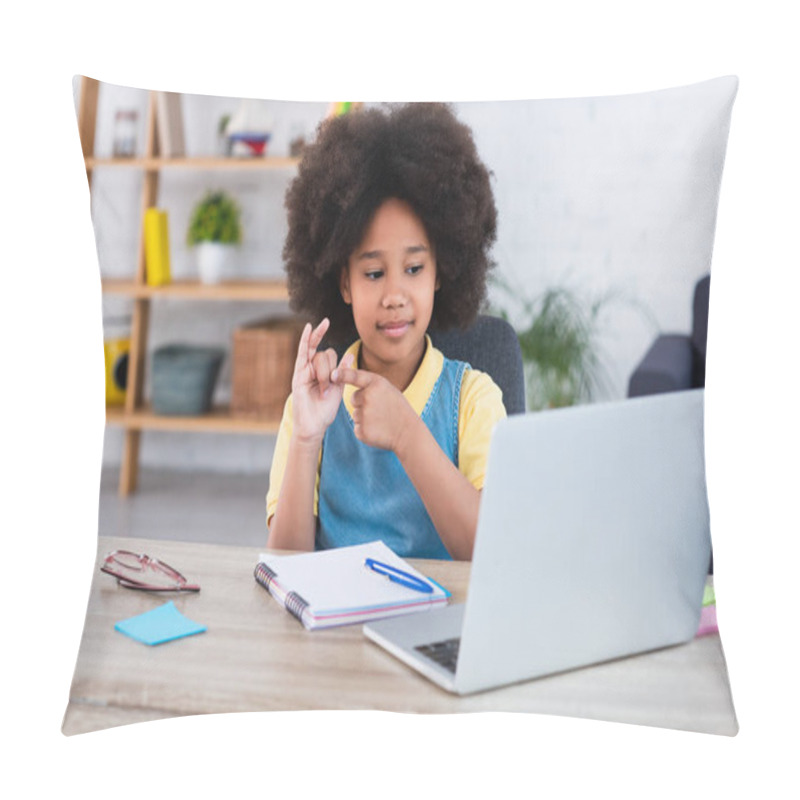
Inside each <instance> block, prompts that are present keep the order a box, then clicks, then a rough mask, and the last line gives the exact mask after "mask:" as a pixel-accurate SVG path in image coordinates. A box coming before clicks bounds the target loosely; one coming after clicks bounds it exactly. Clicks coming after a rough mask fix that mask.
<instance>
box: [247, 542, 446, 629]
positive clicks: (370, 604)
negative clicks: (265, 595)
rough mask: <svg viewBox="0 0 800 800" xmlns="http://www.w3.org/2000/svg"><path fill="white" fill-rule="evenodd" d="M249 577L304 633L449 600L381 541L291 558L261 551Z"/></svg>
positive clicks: (423, 609) (414, 609) (440, 587)
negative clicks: (275, 601) (272, 598)
mask: <svg viewBox="0 0 800 800" xmlns="http://www.w3.org/2000/svg"><path fill="white" fill-rule="evenodd" d="M370 563H374V566H369V564H370ZM389 575H391V576H392V577H389ZM254 577H255V579H256V581H258V583H260V584H261V585H262V586H263V587H264V588H266V589H267V590H268V591H269V593H270V594H271V595H272V596H273V597H274V598H275V599H276V600H277V601H278V602H279V603H280V604H281V605H282V606H283V607H284V608H285V609H286V610H287V611H289V612H290V613H291V614H293V615H294V616H295V617H297V619H298V620H300V622H302V623H303V625H304V626H305V627H306V628H307V629H308V630H314V629H315V628H329V627H333V626H335V625H352V624H354V623H358V622H366V621H368V620H375V619H380V618H381V617H392V616H396V615H398V614H410V613H412V612H414V611H427V610H428V609H431V608H438V607H441V606H444V605H445V604H446V603H447V600H448V598H449V597H450V592H448V591H447V589H445V588H444V587H443V586H441V585H440V584H438V583H436V581H434V580H432V579H431V578H428V577H426V576H424V575H422V574H421V573H420V572H419V571H418V570H416V569H414V567H412V566H411V565H410V564H409V563H408V562H407V561H404V560H403V559H402V558H400V557H399V556H398V555H396V554H395V553H394V552H393V551H392V550H391V549H390V548H389V547H387V545H385V544H384V543H383V542H381V541H375V542H369V543H368V544H360V545H352V546H350V547H339V548H336V549H333V550H319V551H316V552H313V553H298V554H294V555H273V554H266V553H261V554H260V555H259V560H258V564H256V568H255V571H254Z"/></svg>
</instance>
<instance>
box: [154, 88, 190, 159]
mask: <svg viewBox="0 0 800 800" xmlns="http://www.w3.org/2000/svg"><path fill="white" fill-rule="evenodd" d="M156 133H157V135H158V152H159V154H160V155H161V156H163V157H164V158H179V157H182V156H185V155H186V144H185V142H184V137H183V111H182V109H181V96H180V94H178V93H177V92H156Z"/></svg>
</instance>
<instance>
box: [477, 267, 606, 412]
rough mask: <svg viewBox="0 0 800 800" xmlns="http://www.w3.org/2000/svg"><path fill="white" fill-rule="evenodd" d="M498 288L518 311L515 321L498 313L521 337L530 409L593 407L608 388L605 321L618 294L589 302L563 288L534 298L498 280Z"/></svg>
mask: <svg viewBox="0 0 800 800" xmlns="http://www.w3.org/2000/svg"><path fill="white" fill-rule="evenodd" d="M493 284H495V285H496V286H498V288H500V289H501V290H502V291H503V292H504V293H505V294H507V295H508V296H509V298H510V299H511V300H512V301H513V304H514V305H515V306H516V307H517V308H516V311H515V313H514V314H513V319H512V315H511V314H509V312H508V311H507V310H506V309H505V308H494V309H492V310H493V311H494V312H495V313H497V314H498V315H499V316H501V317H503V318H504V319H506V320H507V321H509V322H510V323H511V324H512V325H514V328H515V330H516V332H517V338H518V339H519V344H520V349H521V350H522V360H523V364H524V368H525V383H526V390H527V391H526V394H527V404H528V408H529V410H532V411H538V410H540V409H542V408H558V407H562V406H570V405H575V404H578V403H583V402H588V401H590V400H591V399H592V398H593V397H594V395H595V393H596V392H597V390H598V389H601V388H603V387H604V386H605V385H607V381H608V375H607V372H606V370H605V368H604V366H603V363H602V360H601V357H600V353H599V346H598V341H597V339H598V333H599V325H600V319H599V318H600V313H601V311H602V310H603V308H604V307H605V306H606V305H607V304H608V303H609V302H610V301H611V300H613V299H616V297H617V295H616V294H614V293H609V294H607V295H604V296H602V297H600V298H597V299H595V300H592V301H591V302H589V303H586V302H585V301H583V300H582V299H581V298H580V297H579V296H578V295H577V294H576V293H575V292H574V291H573V290H571V289H569V288H567V287H564V286H557V287H551V288H548V289H546V290H545V291H543V292H542V293H541V294H540V295H538V296H536V297H534V298H532V299H531V298H528V297H526V296H525V294H524V292H522V291H520V289H519V288H516V287H514V288H512V287H511V286H510V285H509V284H508V283H507V282H506V281H505V280H503V279H502V278H500V277H498V276H497V275H495V276H493ZM515 320H516V324H515Z"/></svg>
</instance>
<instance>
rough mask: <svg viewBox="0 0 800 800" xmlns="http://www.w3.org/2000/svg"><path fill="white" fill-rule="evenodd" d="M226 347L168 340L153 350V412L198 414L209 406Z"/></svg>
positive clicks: (177, 414)
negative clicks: (172, 342) (162, 345)
mask: <svg viewBox="0 0 800 800" xmlns="http://www.w3.org/2000/svg"><path fill="white" fill-rule="evenodd" d="M224 357H225V350H223V349H222V348H219V347H194V346H190V345H181V344H171V345H165V346H164V347H160V348H158V349H157V350H156V351H155V352H154V353H153V365H152V370H151V379H152V402H153V411H155V412H156V414H166V415H173V416H197V415H198V414H205V413H206V412H207V411H208V410H209V409H210V408H211V398H212V396H213V394H214V386H215V385H216V382H217V378H218V377H219V371H220V367H221V366H222V360H223V358H224Z"/></svg>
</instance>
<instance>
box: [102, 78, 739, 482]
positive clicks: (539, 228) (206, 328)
mask: <svg viewBox="0 0 800 800" xmlns="http://www.w3.org/2000/svg"><path fill="white" fill-rule="evenodd" d="M704 102H706V98H705V96H704V95H703V93H702V92H698V94H697V98H696V103H697V108H698V109H699V108H701V107H702V105H703V103H704ZM120 107H136V108H138V109H139V111H140V128H141V130H140V137H139V142H140V145H141V142H142V141H143V135H144V132H143V124H144V111H145V94H144V93H143V92H140V91H137V90H130V89H124V88H121V87H109V86H107V85H106V86H104V88H103V92H101V98H100V108H99V118H98V126H97V142H96V154H97V155H98V156H102V155H108V154H110V152H111V142H112V135H113V130H112V129H113V124H112V123H113V115H114V111H115V110H116V109H117V108H120ZM237 107H238V101H237V100H231V99H225V98H213V97H201V96H185V97H184V105H183V108H184V118H185V123H186V143H187V151H188V153H189V154H190V155H205V154H211V153H214V152H215V148H216V126H217V121H218V119H219V117H220V115H222V114H223V113H231V112H233V111H235V110H236V108H237ZM267 109H268V112H269V114H270V116H271V117H272V119H273V120H274V123H275V128H274V136H273V139H272V141H271V142H270V144H269V151H270V153H272V154H274V155H284V154H286V153H287V150H288V141H289V137H290V136H291V135H292V134H293V133H294V131H295V130H296V129H297V127H298V126H299V127H301V128H302V129H304V130H305V132H306V133H307V134H308V135H311V134H312V133H313V130H314V128H315V127H316V124H317V122H318V120H319V119H321V117H322V116H323V115H324V113H325V110H326V105H325V104H324V103H288V102H280V103H278V102H271V103H268V104H267ZM455 109H456V111H457V113H458V115H459V117H460V118H461V119H462V120H464V121H465V122H467V123H468V124H469V125H470V126H471V127H472V129H473V132H474V135H475V139H476V142H477V145H478V149H479V152H480V153H481V156H482V157H483V159H484V160H485V162H486V163H487V166H488V167H489V169H490V170H491V171H492V173H493V175H494V177H493V181H494V189H495V196H496V200H497V206H498V211H499V229H498V241H497V245H496V248H495V252H494V256H495V259H496V261H497V262H498V266H499V269H500V271H501V272H502V274H503V275H504V277H506V278H507V279H510V280H512V281H513V282H515V283H516V284H518V285H519V286H520V287H522V288H523V289H524V291H526V292H527V293H528V294H530V295H534V294H536V293H537V292H540V291H542V290H543V289H545V288H546V287H547V286H548V285H552V284H560V283H566V284H568V285H569V286H571V287H572V288H574V289H577V290H579V291H581V292H585V294H586V296H587V298H593V297H595V296H597V295H599V294H602V293H603V292H605V291H607V290H617V291H621V292H623V293H625V294H626V295H627V296H629V297H630V298H631V299H632V300H634V301H635V302H637V303H640V304H641V306H642V307H643V308H644V309H646V311H647V314H649V315H650V316H649V317H648V316H646V314H644V313H642V312H641V311H637V310H635V308H634V307H633V306H632V305H627V306H626V305H622V304H619V305H615V306H610V307H609V311H608V313H607V315H606V316H605V317H604V320H603V334H602V337H601V348H602V353H603V356H604V360H605V363H606V367H607V370H608V373H609V376H610V378H611V387H610V389H609V390H608V392H607V394H606V396H604V397H600V398H598V399H614V398H618V397H623V396H624V395H625V391H626V388H627V381H628V377H629V375H630V372H631V370H632V369H633V368H634V366H635V364H636V363H637V361H638V360H639V359H640V358H641V356H642V355H643V354H644V352H645V351H646V350H647V348H648V347H649V345H650V343H651V341H652V339H653V337H654V336H655V334H656V333H657V330H658V329H661V330H665V331H687V330H688V329H689V326H690V310H691V296H692V290H693V287H694V283H695V281H696V280H697V278H699V277H700V276H701V275H702V274H704V273H705V272H706V271H707V269H708V265H709V263H710V259H711V249H710V243H711V241H712V238H713V231H714V225H715V220H716V193H715V183H716V181H717V180H718V179H717V177H716V175H718V172H719V169H720V168H721V164H720V163H719V159H718V158H716V157H715V153H717V152H718V151H719V148H718V145H717V142H718V141H719V133H718V132H715V131H713V130H707V129H706V128H704V127H702V126H703V125H705V124H707V120H706V119H705V118H704V117H703V116H702V115H700V116H698V117H696V118H695V117H694V116H692V115H689V116H687V114H686V113H685V109H686V105H685V100H684V98H683V96H680V95H678V94H669V93H658V94H654V95H640V96H638V97H637V98H636V99H632V98H622V99H619V100H616V101H609V100H604V101H603V102H597V101H588V102H580V101H547V102H541V101H540V102H537V103H535V104H534V103H529V102H524V101H520V102H502V103H479V102H473V103H457V104H455ZM695 119H696V120H699V121H695ZM576 132H577V133H576ZM698 141H700V142H703V143H704V145H703V146H702V147H700V148H699V149H698V148H697V142H698ZM665 145H666V146H665ZM292 174H293V173H292V172H291V171H287V172H282V171H280V172H272V171H270V172H248V173H236V172H230V173H221V172H209V173H204V174H203V173H184V172H182V171H172V172H164V173H162V178H161V190H160V196H159V204H160V205H162V206H164V207H166V208H167V209H168V211H169V223H170V244H171V248H172V249H171V260H172V269H173V274H174V275H175V276H176V277H180V276H189V275H193V274H194V270H195V267H194V261H193V254H192V252H191V251H190V250H189V249H188V248H187V247H186V246H185V244H184V236H185V230H186V225H187V223H188V219H189V214H190V212H191V209H192V206H193V204H194V203H195V202H196V201H197V199H199V198H200V197H201V196H202V195H203V194H204V192H205V191H206V189H208V188H214V187H224V188H226V189H227V190H229V191H230V192H231V193H232V194H234V195H235V196H236V197H237V199H238V200H239V202H240V203H241V205H242V208H243V225H244V243H243V246H242V248H241V250H240V252H239V253H238V254H237V259H236V265H235V268H236V270H237V274H238V275H240V276H251V275H252V276H255V275H279V274H281V272H282V264H281V249H282V246H283V239H284V236H285V232H286V223H285V214H284V210H283V194H284V192H285V190H286V187H287V185H288V183H289V181H290V180H291V177H292ZM140 187H141V174H140V173H137V172H136V171H128V170H97V171H96V173H95V176H94V202H93V219H94V223H95V231H96V235H97V242H98V255H99V261H100V265H101V270H102V272H103V274H105V275H109V276H112V275H114V276H116V275H120V276H124V275H131V274H132V273H133V271H134V266H135V253H136V237H137V227H136V226H137V225H138V216H139V202H140ZM722 267H723V268H724V265H722ZM490 297H491V299H492V300H493V301H496V302H498V303H504V302H505V300H504V297H503V295H501V294H499V293H497V292H496V291H493V292H492V293H491V295H490ZM505 304H506V305H508V304H507V302H506V303H505ZM128 309H129V301H125V300H123V299H120V298H118V297H112V296H106V297H104V298H103V312H104V315H105V316H116V315H118V314H120V313H125V312H126V311H127V310H128ZM285 310H286V309H285V306H283V305H282V304H259V303H218V302H217V303H196V302H186V301H159V302H155V303H154V304H153V313H152V324H151V329H150V338H149V343H148V344H149V348H150V349H151V350H152V348H155V347H158V346H159V345H161V344H164V343H167V342H175V341H189V342H202V343H209V344H221V345H223V346H225V347H228V348H229V347H230V336H231V333H232V331H233V329H234V328H235V327H236V326H237V325H238V324H240V323H241V322H245V321H248V320H251V319H255V318H258V317H261V316H264V315H265V314H266V313H272V312H276V313H280V312H281V311H285ZM229 380H230V367H229V364H228V363H227V361H226V363H225V365H224V367H223V370H222V373H221V376H220V381H219V385H218V395H217V399H224V398H225V397H226V396H227V394H228V393H229ZM121 439H122V436H121V433H120V431H118V430H115V429H109V430H108V431H107V433H106V437H105V444H104V454H103V459H104V463H109V464H117V463H118V461H119V458H120V454H121ZM273 446H274V437H270V436H250V435H248V436H233V435H230V436H229V435H220V434H182V433H181V434H179V433H161V432H146V433H145V434H144V436H143V441H142V449H141V463H142V464H143V465H158V466H170V467H176V468H195V467H197V468H204V469H219V470H225V471H244V472H251V471H259V470H261V471H263V470H265V469H268V467H269V463H270V459H271V455H272V449H273Z"/></svg>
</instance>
